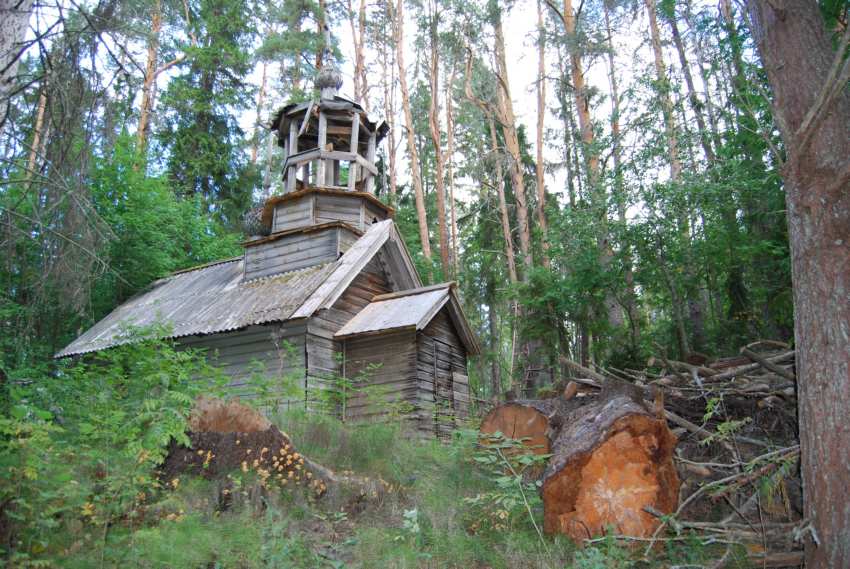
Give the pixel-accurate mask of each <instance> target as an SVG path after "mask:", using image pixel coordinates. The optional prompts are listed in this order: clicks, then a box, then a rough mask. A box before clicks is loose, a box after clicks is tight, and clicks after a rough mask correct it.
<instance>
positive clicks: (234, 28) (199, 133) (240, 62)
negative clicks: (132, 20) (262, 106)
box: [157, 0, 258, 227]
mask: <svg viewBox="0 0 850 569" xmlns="http://www.w3.org/2000/svg"><path fill="white" fill-rule="evenodd" d="M191 7H192V12H193V13H192V20H191V29H190V30H189V33H190V34H194V35H195V36H196V37H198V38H202V39H201V41H200V42H199V43H198V44H197V45H194V46H192V47H191V48H189V49H188V52H189V60H190V63H189V64H188V65H187V66H186V69H185V71H184V72H182V73H181V74H179V75H178V76H176V77H175V78H173V79H172V80H171V81H170V82H169V84H168V88H167V89H166V91H165V92H164V93H163V96H162V100H161V107H162V114H163V118H164V120H163V124H162V127H161V128H160V129H159V132H158V133H157V137H158V140H159V141H160V143H161V144H162V145H164V147H165V148H167V149H168V152H167V154H166V157H165V164H166V165H167V169H168V174H169V178H170V180H171V181H172V182H173V183H174V184H176V186H177V187H176V188H175V189H176V190H177V191H178V193H179V194H181V195H189V196H199V197H201V198H202V199H203V203H204V206H205V208H206V209H207V210H208V211H210V212H212V213H215V215H216V216H217V217H218V218H219V219H220V220H221V221H224V222H225V223H227V224H229V225H230V226H231V227H236V226H237V225H238V222H239V220H240V215H241V214H242V213H243V212H244V211H245V210H246V209H247V208H248V206H249V205H251V203H252V190H253V188H255V187H256V186H257V185H258V184H257V180H256V172H254V171H252V170H251V168H250V167H249V165H248V164H247V163H246V160H245V155H244V153H243V152H241V148H240V146H241V137H242V135H243V133H242V130H241V129H240V127H239V124H238V122H237V120H236V116H235V114H236V112H239V111H242V110H245V109H246V108H247V106H248V101H249V96H250V94H251V88H250V87H249V86H248V84H247V83H246V81H245V78H246V76H247V75H248V73H249V71H250V66H249V64H250V61H251V59H250V57H249V46H250V45H251V42H252V41H253V39H254V37H255V33H256V30H255V25H256V22H255V21H254V20H253V19H251V18H250V17H249V14H250V9H248V7H247V6H246V3H245V2H244V1H243V0H227V1H224V2H222V1H211V0H197V1H196V2H194V3H192V4H191Z"/></svg>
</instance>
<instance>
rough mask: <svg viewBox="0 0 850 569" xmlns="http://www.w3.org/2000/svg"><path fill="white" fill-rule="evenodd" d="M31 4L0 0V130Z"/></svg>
mask: <svg viewBox="0 0 850 569" xmlns="http://www.w3.org/2000/svg"><path fill="white" fill-rule="evenodd" d="M32 5H33V2H32V0H0V132H2V131H3V126H4V125H5V124H6V117H7V115H8V114H9V101H10V99H11V98H12V96H13V94H14V91H15V86H16V83H17V73H18V63H19V62H20V59H21V55H23V46H22V43H23V41H24V38H25V37H26V33H27V24H28V23H29V20H30V13H31V12H32Z"/></svg>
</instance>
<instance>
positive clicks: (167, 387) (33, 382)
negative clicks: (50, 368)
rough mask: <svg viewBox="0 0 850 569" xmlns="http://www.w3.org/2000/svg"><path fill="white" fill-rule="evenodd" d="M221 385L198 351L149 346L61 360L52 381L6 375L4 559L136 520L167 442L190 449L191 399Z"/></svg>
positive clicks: (0, 498)
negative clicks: (7, 390) (188, 419)
mask: <svg viewBox="0 0 850 569" xmlns="http://www.w3.org/2000/svg"><path fill="white" fill-rule="evenodd" d="M220 382H221V376H220V375H219V373H218V372H217V371H215V370H214V369H213V368H211V367H209V366H207V365H206V363H205V362H204V360H203V358H200V357H198V355H197V354H196V353H194V352H191V351H178V350H177V349H175V347H174V346H173V345H171V344H169V343H167V342H161V341H153V340H140V341H137V342H134V343H132V344H128V345H124V346H121V347H117V348H114V349H111V350H108V351H105V352H102V353H99V354H97V355H94V356H91V357H88V358H85V361H80V362H76V363H62V365H60V368H59V369H58V370H57V372H56V373H55V374H53V375H41V376H37V377H32V376H30V377H28V378H26V379H25V378H23V377H21V376H20V375H18V374H12V376H11V378H10V383H9V385H10V387H9V404H10V408H11V412H10V414H9V416H7V417H0V504H2V505H3V509H2V520H0V522H1V523H0V527H2V528H3V536H2V537H3V542H2V548H3V554H4V555H5V556H6V558H7V559H8V560H10V561H11V562H12V563H13V564H15V565H21V566H24V565H27V564H31V563H35V562H36V560H39V559H50V558H53V557H54V556H56V555H57V554H59V553H61V552H62V551H63V547H64V546H66V545H67V544H64V543H61V541H62V538H60V537H59V536H64V537H65V538H67V537H68V536H69V535H71V534H84V535H89V536H92V535H94V533H97V534H98V535H99V536H100V539H102V540H106V536H107V534H108V532H109V531H110V529H111V528H113V527H114V526H118V525H130V526H132V525H135V524H138V523H141V522H142V521H143V519H142V518H143V515H144V512H145V504H146V503H147V502H149V501H150V498H151V496H152V495H154V494H156V493H157V492H158V491H159V490H160V482H159V480H158V479H157V476H156V470H155V469H156V467H157V466H158V465H159V464H160V463H161V462H162V460H163V459H164V457H165V455H166V453H167V448H168V445H169V443H170V442H171V441H172V440H176V441H177V442H180V443H187V442H188V438H187V437H186V435H185V430H186V419H187V418H188V415H189V412H190V410H191V407H192V403H193V400H194V397H195V395H197V394H198V393H199V392H200V391H201V390H202V389H203V388H204V387H207V388H213V389H214V388H215V386H216V385H220ZM69 528H82V530H78V531H72V529H69ZM60 529H65V530H68V531H66V532H64V533H63V532H61V531H59V530H60Z"/></svg>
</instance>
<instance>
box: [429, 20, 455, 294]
mask: <svg viewBox="0 0 850 569" xmlns="http://www.w3.org/2000/svg"><path fill="white" fill-rule="evenodd" d="M430 28H431V33H430V36H431V37H430V41H431V46H430V47H431V50H430V52H431V61H430V64H431V65H430V73H429V79H430V87H431V104H430V105H429V107H428V127H429V128H430V130H431V141H432V142H433V143H434V170H435V171H434V187H435V192H436V194H437V229H438V232H439V237H440V263H441V265H442V268H443V277H444V278H449V276H450V275H451V263H450V262H449V232H448V223H447V219H446V183H445V176H444V174H445V172H444V169H443V135H442V132H441V131H440V52H439V46H438V45H437V42H438V38H437V14H436V9H434V11H432V13H431V22H430Z"/></svg>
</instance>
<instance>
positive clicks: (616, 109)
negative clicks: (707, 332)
mask: <svg viewBox="0 0 850 569" xmlns="http://www.w3.org/2000/svg"><path fill="white" fill-rule="evenodd" d="M603 12H604V15H605V32H606V33H607V34H608V44H609V49H608V81H609V84H610V87H611V146H612V149H611V152H612V155H613V159H614V198H615V200H616V202H617V218H618V221H619V222H620V224H621V225H622V226H623V227H625V226H626V188H625V184H624V183H623V157H622V154H623V149H622V140H621V138H620V91H619V84H618V82H617V68H616V66H615V64H614V44H613V37H614V36H613V32H612V30H611V19H610V15H609V11H608V6H607V4H603ZM624 248H625V249H624V251H623V257H624V261H625V262H624V264H625V274H624V280H625V285H626V287H625V288H626V298H625V299H624V302H623V304H624V306H625V308H626V315H627V316H628V318H629V330H630V332H631V334H630V336H631V338H630V339H631V344H632V350H633V351H636V350H637V346H638V343H639V341H640V314H639V312H638V308H637V293H636V292H635V282H634V281H635V277H634V271H633V270H632V267H633V263H632V254H631V250H630V249H629V246H628V243H626V244H624Z"/></svg>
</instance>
